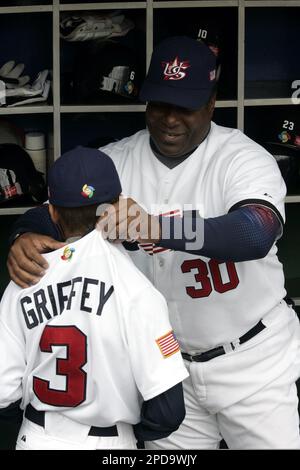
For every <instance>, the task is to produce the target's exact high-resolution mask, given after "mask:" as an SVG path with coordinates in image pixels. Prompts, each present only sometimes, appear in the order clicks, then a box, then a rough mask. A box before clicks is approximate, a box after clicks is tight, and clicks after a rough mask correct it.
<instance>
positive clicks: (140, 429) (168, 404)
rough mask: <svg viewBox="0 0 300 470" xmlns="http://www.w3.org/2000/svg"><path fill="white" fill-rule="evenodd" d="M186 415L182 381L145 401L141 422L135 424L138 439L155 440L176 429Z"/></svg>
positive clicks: (134, 428)
mask: <svg viewBox="0 0 300 470" xmlns="http://www.w3.org/2000/svg"><path fill="white" fill-rule="evenodd" d="M184 417H185V406H184V398H183V390H182V383H181V382H180V383H178V384H177V385H175V386H174V387H172V388H170V389H169V390H166V391H165V392H164V393H161V394H160V395H158V396H156V397H154V398H152V399H151V400H148V401H144V403H143V405H142V410H141V421H140V423H138V424H136V425H134V426H133V430H134V434H135V437H136V438H137V440H138V441H154V440H156V439H162V438H164V437H167V436H169V435H170V434H171V433H172V432H174V431H176V430H177V429H178V428H179V426H180V424H181V422H182V421H183V419H184Z"/></svg>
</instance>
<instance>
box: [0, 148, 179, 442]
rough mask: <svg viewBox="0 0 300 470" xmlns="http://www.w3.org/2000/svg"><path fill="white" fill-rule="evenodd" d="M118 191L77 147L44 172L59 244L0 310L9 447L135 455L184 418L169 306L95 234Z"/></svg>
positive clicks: (94, 154)
mask: <svg viewBox="0 0 300 470" xmlns="http://www.w3.org/2000/svg"><path fill="white" fill-rule="evenodd" d="M120 192H121V184H120V180H119V177H118V174H117V172H116V169H115V166H114V164H113V162H112V161H111V159H110V158H109V157H108V156H107V155H105V154H103V153H102V152H100V151H98V150H93V149H86V148H84V147H78V148H76V149H74V150H72V151H70V152H67V153H66V154H64V155H63V156H62V157H60V158H59V159H58V160H57V161H56V162H55V163H54V165H53V167H52V169H51V171H50V176H49V203H50V213H51V217H52V220H53V221H54V222H56V223H57V224H59V226H60V230H61V231H62V234H63V237H62V238H63V239H65V240H66V243H67V244H66V245H65V246H64V247H61V248H60V249H58V250H56V251H54V252H52V253H49V254H48V255H46V259H47V261H48V263H49V270H48V272H47V274H46V275H45V277H43V278H42V279H41V281H40V282H39V283H38V284H36V285H34V286H32V287H29V288H27V289H25V290H23V289H21V288H20V287H18V286H17V285H16V284H14V283H13V282H11V283H10V285H9V286H8V288H7V289H6V291H5V293H4V296H3V299H2V302H1V305H0V358H1V359H0V414H1V413H2V414H3V413H5V410H7V408H8V407H9V409H10V410H11V408H12V406H18V405H19V403H20V402H21V403H20V405H21V408H22V409H24V410H25V414H24V420H23V424H22V426H21V430H20V433H19V438H18V441H17V449H101V448H102V449H104V448H133V449H134V448H136V441H137V440H138V441H144V440H145V439H148V438H150V439H152V438H153V439H158V438H160V437H162V436H163V435H165V436H167V435H169V434H170V433H171V432H172V431H174V430H175V429H177V428H178V426H179V424H180V423H181V421H182V419H183V418H184V403H183V393H182V386H181V381H182V380H183V379H184V378H186V376H187V375H188V374H187V371H186V369H185V367H184V365H183V360H182V358H181V355H180V351H179V345H178V343H177V341H176V338H175V337H174V334H173V332H172V328H171V326H170V323H169V319H168V311H167V306H166V302H165V300H164V298H163V296H162V295H161V294H160V293H159V292H158V291H157V290H156V289H154V287H153V286H152V284H151V283H150V282H149V281H148V280H147V279H146V278H145V277H144V276H143V274H142V273H140V272H139V271H138V270H137V269H136V267H135V266H134V264H133V263H132V261H131V260H130V258H129V257H128V255H127V254H126V251H125V249H124V248H123V247H122V246H121V247H120V246H113V245H111V244H109V243H108V242H107V241H105V240H103V237H102V235H101V233H100V232H99V231H97V230H95V229H94V226H95V222H96V210H97V206H98V205H99V204H101V203H104V202H109V201H116V200H117V199H118V197H119V195H120ZM98 209H99V208H98Z"/></svg>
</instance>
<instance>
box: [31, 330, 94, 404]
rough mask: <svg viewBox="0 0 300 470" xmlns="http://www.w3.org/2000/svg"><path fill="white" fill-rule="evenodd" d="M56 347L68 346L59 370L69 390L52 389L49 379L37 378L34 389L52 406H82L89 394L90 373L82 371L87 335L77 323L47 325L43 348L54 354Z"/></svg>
mask: <svg viewBox="0 0 300 470" xmlns="http://www.w3.org/2000/svg"><path fill="white" fill-rule="evenodd" d="M53 346H65V347H66V353H67V354H66V355H67V357H66V358H65V359H64V358H57V359H56V373H57V375H63V376H64V377H65V381H66V386H65V390H57V389H53V388H50V382H49V381H48V380H44V379H41V378H38V377H33V391H34V393H35V394H36V396H37V397H38V399H39V400H40V401H41V402H43V403H47V404H48V405H53V406H69V407H75V406H78V405H80V403H82V402H83V401H84V400H85V396H86V373H85V372H84V371H83V370H82V367H83V366H84V365H85V364H86V361H87V339H86V336H85V334H84V333H82V331H80V330H79V329H78V328H77V327H76V326H50V325H47V326H46V327H45V329H44V331H43V334H42V337H41V340H40V349H41V351H43V352H47V353H53V349H52V347H53Z"/></svg>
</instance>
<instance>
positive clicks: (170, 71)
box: [161, 57, 191, 80]
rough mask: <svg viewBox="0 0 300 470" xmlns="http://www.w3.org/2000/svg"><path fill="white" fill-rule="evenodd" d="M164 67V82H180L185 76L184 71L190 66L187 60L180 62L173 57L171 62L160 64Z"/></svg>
mask: <svg viewBox="0 0 300 470" xmlns="http://www.w3.org/2000/svg"><path fill="white" fill-rule="evenodd" d="M161 65H162V66H163V67H164V72H163V73H164V80H182V79H183V78H184V77H185V76H186V72H184V70H186V69H187V68H189V67H190V66H191V65H190V63H189V61H188V60H183V61H181V60H180V59H179V58H178V57H175V59H174V60H173V62H162V64H161Z"/></svg>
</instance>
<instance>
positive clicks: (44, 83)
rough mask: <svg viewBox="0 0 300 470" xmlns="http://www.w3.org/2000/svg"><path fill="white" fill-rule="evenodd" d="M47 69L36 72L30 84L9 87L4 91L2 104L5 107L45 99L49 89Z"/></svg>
mask: <svg viewBox="0 0 300 470" xmlns="http://www.w3.org/2000/svg"><path fill="white" fill-rule="evenodd" d="M48 74H49V71H48V70H42V71H41V72H39V73H38V75H37V77H36V79H35V81H34V82H33V84H32V85H29V84H27V85H24V86H20V87H16V88H9V89H6V91H5V99H4V103H3V104H4V105H6V106H7V107H14V106H20V105H23V104H29V103H35V102H39V101H46V100H47V98H48V95H49V91H50V84H51V82H50V80H47V77H48Z"/></svg>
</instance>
